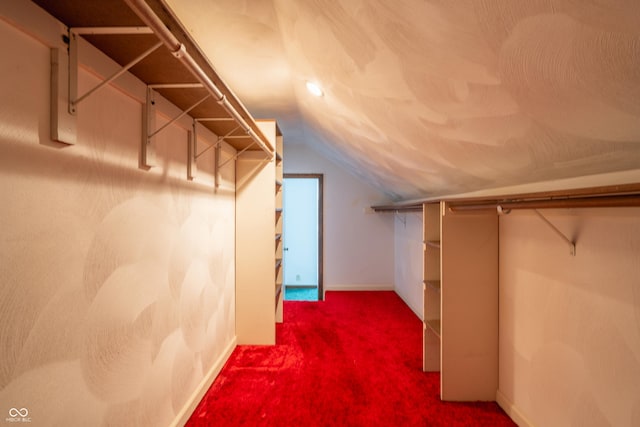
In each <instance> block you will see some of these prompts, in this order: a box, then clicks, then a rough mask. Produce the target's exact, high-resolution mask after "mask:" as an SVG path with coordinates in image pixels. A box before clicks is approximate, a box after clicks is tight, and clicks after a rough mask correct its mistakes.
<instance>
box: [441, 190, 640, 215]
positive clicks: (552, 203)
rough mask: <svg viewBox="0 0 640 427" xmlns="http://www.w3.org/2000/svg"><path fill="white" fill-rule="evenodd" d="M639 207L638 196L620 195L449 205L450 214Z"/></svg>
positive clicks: (451, 203)
mask: <svg viewBox="0 0 640 427" xmlns="http://www.w3.org/2000/svg"><path fill="white" fill-rule="evenodd" d="M637 206H640V194H621V195H608V196H593V197H567V198H560V199H554V198H549V199H535V200H516V201H508V200H505V201H492V202H491V203H476V204H470V203H464V202H462V203H455V202H450V203H449V210H450V211H451V212H468V211H478V210H493V211H495V210H502V211H507V210H511V209H556V208H618V207H637Z"/></svg>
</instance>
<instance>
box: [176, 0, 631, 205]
mask: <svg viewBox="0 0 640 427" xmlns="http://www.w3.org/2000/svg"><path fill="white" fill-rule="evenodd" d="M167 3H168V4H169V5H170V6H171V8H172V9H173V10H174V12H175V13H176V14H177V16H178V17H179V19H180V20H181V21H182V22H183V24H184V26H185V27H186V28H187V29H188V30H189V31H190V32H191V34H192V35H193V37H194V39H195V40H196V42H197V43H198V44H199V45H200V46H201V48H202V50H203V51H204V53H205V54H206V55H207V56H209V58H210V59H211V61H212V63H213V65H214V66H215V68H216V69H217V70H218V72H219V73H220V74H221V75H222V77H223V78H224V79H225V81H226V82H227V83H228V84H229V85H230V86H231V87H232V88H233V90H234V91H235V92H236V94H237V95H238V96H239V97H240V99H241V100H242V101H243V102H244V103H245V104H246V106H247V108H248V109H249V110H250V111H251V112H252V114H253V115H254V116H255V117H259V118H260V117H269V118H276V119H278V121H279V123H280V127H281V129H282V131H283V134H284V137H285V140H286V141H287V143H305V144H310V145H312V146H313V147H314V148H316V149H318V150H320V151H321V152H323V153H324V154H326V155H327V156H329V157H331V158H333V159H335V160H337V161H338V162H340V163H342V164H343V165H344V166H345V167H346V168H348V169H349V170H351V171H353V172H354V173H355V174H357V175H359V176H362V177H364V178H365V179H366V180H368V181H369V182H371V183H372V184H374V185H376V186H378V187H379V188H380V189H381V190H382V191H384V192H385V193H386V194H388V196H389V197H390V199H392V200H399V199H411V198H418V197H427V196H434V195H441V194H454V193H460V192H468V191H473V190H480V189H486V188H495V187H501V186H507V185H516V184H522V183H530V182H537V181H546V180H553V179H559V178H566V177H574V176H580V175H590V174H597V173H604V172H611V171H621V170H629V169H637V168H640V1H637V0H610V1H607V0H456V1H450V0H430V1H428V0H402V1H393V0H305V1H302V0H217V1H210V0H189V1H184V0H167ZM307 80H317V81H318V82H319V83H320V84H321V85H322V86H323V88H324V91H325V94H324V96H323V97H322V98H314V97H312V96H310V95H309V93H308V92H307V91H306V89H305V82H306V81H307Z"/></svg>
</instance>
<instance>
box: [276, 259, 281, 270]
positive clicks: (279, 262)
mask: <svg viewBox="0 0 640 427" xmlns="http://www.w3.org/2000/svg"><path fill="white" fill-rule="evenodd" d="M281 265H282V258H276V270H277V269H278V268H280V266H281Z"/></svg>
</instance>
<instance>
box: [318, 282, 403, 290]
mask: <svg viewBox="0 0 640 427" xmlns="http://www.w3.org/2000/svg"><path fill="white" fill-rule="evenodd" d="M394 289H395V288H394V287H393V285H387V284H384V283H377V284H374V285H368V284H366V283H365V284H359V283H357V284H352V285H324V290H325V291H393V290H394Z"/></svg>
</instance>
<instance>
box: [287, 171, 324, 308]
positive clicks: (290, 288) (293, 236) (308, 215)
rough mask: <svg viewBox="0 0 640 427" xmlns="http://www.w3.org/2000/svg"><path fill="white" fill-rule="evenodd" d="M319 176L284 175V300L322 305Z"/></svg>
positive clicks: (320, 190) (320, 180) (320, 176)
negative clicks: (312, 302)
mask: <svg viewBox="0 0 640 427" xmlns="http://www.w3.org/2000/svg"><path fill="white" fill-rule="evenodd" d="M322 199H323V196H322V174H284V186H283V210H284V215H283V218H284V219H283V221H284V223H283V233H282V234H283V248H284V251H283V262H282V265H283V268H284V276H283V278H284V280H283V284H284V299H285V300H289V301H292V300H293V301H321V300H322V299H323V295H324V293H323V287H322Z"/></svg>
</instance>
